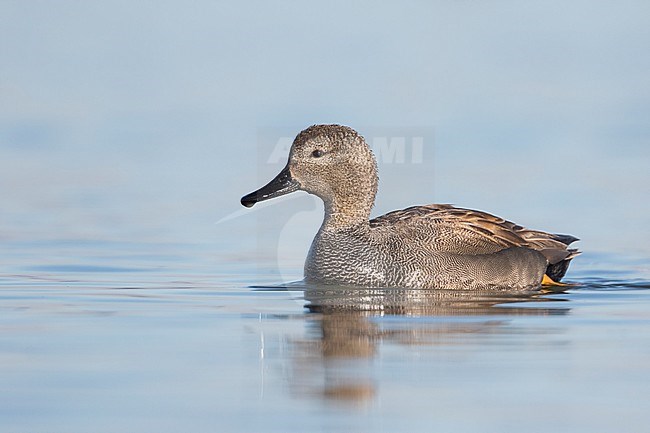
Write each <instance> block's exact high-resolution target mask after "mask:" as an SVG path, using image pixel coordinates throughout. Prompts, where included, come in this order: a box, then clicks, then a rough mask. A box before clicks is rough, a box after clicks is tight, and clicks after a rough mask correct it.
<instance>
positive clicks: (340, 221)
mask: <svg viewBox="0 0 650 433" xmlns="http://www.w3.org/2000/svg"><path fill="white" fill-rule="evenodd" d="M367 183H368V185H361V187H359V185H354V187H349V188H341V189H340V190H339V191H337V193H335V194H333V197H327V198H323V202H324V203H325V219H324V221H323V226H322V228H323V229H325V230H346V229H350V228H357V227H359V228H363V227H369V220H370V211H371V210H372V207H373V205H374V203H375V195H376V193H377V181H376V178H375V179H369V180H367Z"/></svg>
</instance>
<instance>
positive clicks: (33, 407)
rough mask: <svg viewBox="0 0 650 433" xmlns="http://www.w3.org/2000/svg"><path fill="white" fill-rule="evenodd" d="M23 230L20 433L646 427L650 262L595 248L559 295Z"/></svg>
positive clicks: (10, 360) (0, 303)
mask: <svg viewBox="0 0 650 433" xmlns="http://www.w3.org/2000/svg"><path fill="white" fill-rule="evenodd" d="M9 246H10V248H9V250H10V253H9V254H6V255H5V256H4V257H3V260H5V262H6V261H7V260H8V261H10V262H11V261H13V262H14V264H13V266H11V267H9V269H7V268H5V272H3V274H2V277H1V279H0V309H1V310H2V312H1V314H0V364H1V365H2V368H1V369H0V371H1V374H0V389H2V391H3V392H2V394H1V397H0V402H1V404H0V408H1V409H0V419H2V427H3V428H2V430H3V432H26V431H34V432H35V431H48V432H71V431H88V430H89V429H90V430H92V431H99V432H101V431H106V432H108V431H154V430H155V431H178V430H190V431H214V430H215V429H216V430H217V431H242V432H244V431H278V432H283V431H287V430H298V431H396V430H422V431H430V430H431V429H435V430H443V431H494V432H502V431H522V430H529V429H530V427H531V426H534V429H533V430H536V431H551V430H560V431H621V430H624V431H644V430H645V428H646V426H647V425H648V422H649V421H650V415H649V414H650V412H649V411H648V399H647V396H646V394H647V389H649V387H650V279H648V275H647V273H644V271H643V269H645V270H646V272H647V267H645V268H644V266H646V265H644V263H645V262H644V261H638V262H637V261H635V260H634V259H633V258H628V259H627V260H626V261H624V263H626V264H624V263H620V262H617V260H613V259H612V260H609V259H610V258H608V257H607V256H603V255H597V254H589V253H585V254H584V255H583V257H581V258H580V259H578V260H576V263H575V266H574V268H575V269H573V270H572V273H571V276H570V280H571V282H572V283H573V284H575V286H572V287H570V288H568V289H567V290H565V291H560V292H555V293H535V294H521V293H519V294H509V293H497V294H491V293H472V292H467V293H459V292H453V291H452V292H445V291H414V290H411V291H409V290H395V289H393V290H390V291H386V290H384V291H382V290H367V291H365V290H361V291H360V290H356V291H355V290H343V289H341V290H332V289H330V290H327V291H323V290H320V289H319V288H313V287H312V288H309V287H307V288H305V287H304V286H302V285H300V284H295V283H294V284H288V285H287V284H269V283H270V282H274V280H275V279H276V278H277V275H276V274H275V273H274V272H265V271H263V268H264V263H263V262H262V263H259V262H258V263H249V262H248V261H242V260H236V259H233V260H230V261H225V260H224V261H219V262H215V261H211V260H205V256H209V255H210V251H211V248H216V246H217V245H216V244H215V245H212V246H211V247H210V246H207V247H206V246H205V245H200V246H199V245H181V244H176V245H157V244H146V243H140V244H137V243H129V242H123V243H103V242H96V243H86V244H84V243H83V242H77V243H75V242H68V243H63V242H60V243H59V242H50V243H37V244H30V243H27V244H22V243H21V242H13V243H10V244H9ZM5 251H6V250H5ZM30 251H31V253H32V254H30ZM36 251H38V252H39V256H38V257H37V256H34V254H33V253H34V252H36ZM62 251H65V252H66V253H67V255H66V256H65V257H61V258H60V259H59V263H58V264H41V263H43V262H47V261H46V260H43V258H45V257H49V258H50V259H52V258H53V257H55V256H57V254H61V252H62ZM581 262H582V264H580V263H581ZM108 263H110V265H108ZM587 263H591V264H592V266H594V267H595V269H598V270H597V271H596V270H594V268H590V267H589V266H587ZM255 265H258V266H259V269H260V270H258V271H251V269H252V268H253V267H254V266H255ZM266 265H268V267H269V268H272V267H273V263H266ZM296 272H298V270H296ZM275 283H278V282H277V281H275Z"/></svg>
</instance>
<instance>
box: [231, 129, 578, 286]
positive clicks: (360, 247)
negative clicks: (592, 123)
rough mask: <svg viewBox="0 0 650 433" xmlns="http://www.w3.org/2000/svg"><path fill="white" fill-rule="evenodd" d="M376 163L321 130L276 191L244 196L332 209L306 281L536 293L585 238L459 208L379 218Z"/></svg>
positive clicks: (351, 142)
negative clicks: (299, 199) (312, 198)
mask: <svg viewBox="0 0 650 433" xmlns="http://www.w3.org/2000/svg"><path fill="white" fill-rule="evenodd" d="M377 184H378V177H377V167H376V162H375V158H374V156H373V155H372V152H371V150H370V148H369V147H368V145H367V144H366V141H365V140H364V138H363V137H361V136H360V135H359V134H357V132H356V131H354V130H352V129H350V128H348V127H345V126H339V125H316V126H312V127H310V128H307V129H306V130H304V131H302V132H301V133H300V134H298V136H297V137H296V139H295V140H294V142H293V146H292V148H291V153H290V155H289V162H288V163H287V166H286V167H285V168H284V170H282V172H281V173H280V174H279V175H278V176H277V177H276V178H275V179H273V180H272V181H271V182H270V183H269V184H268V185H266V186H264V187H263V188H261V189H260V190H258V191H255V192H253V193H251V194H248V195H247V196H245V197H243V198H242V199H241V203H242V204H243V205H244V206H247V207H250V206H253V205H254V204H255V203H257V202H258V201H262V200H267V199H269V198H273V197H277V196H280V195H283V194H288V193H290V192H293V191H296V190H299V189H300V190H303V191H307V192H309V193H311V194H315V195H317V196H318V197H320V198H321V199H323V201H324V202H325V220H324V221H323V224H322V226H321V228H320V230H319V231H318V234H317V235H316V237H315V239H314V241H313V243H312V246H311V250H310V252H309V255H308V257H307V261H306V263H305V279H306V280H307V281H309V282H318V283H325V284H341V285H354V286H363V287H409V288H445V289H460V288H462V289H500V288H512V289H534V288H538V287H539V286H540V284H542V283H543V282H545V283H549V282H550V283H552V282H557V281H559V280H560V279H561V278H562V277H563V276H564V274H565V273H566V271H567V268H568V266H569V262H570V261H571V259H572V258H573V257H575V256H576V255H577V254H578V251H577V250H575V249H569V248H568V245H569V244H571V243H572V242H574V241H576V240H577V239H576V238H575V237H573V236H569V235H557V234H552V233H546V232H541V231H536V230H529V229H526V228H524V227H521V226H518V225H516V224H514V223H511V222H509V221H506V220H503V219H501V218H498V217H495V216H493V215H490V214H487V213H484V212H480V211H474V210H468V209H460V208H455V207H453V206H450V205H428V206H415V207H411V208H408V209H404V210H399V211H395V212H390V213H388V214H386V215H383V216H380V217H378V218H375V219H373V220H369V216H370V210H371V208H372V206H373V204H374V201H375V195H376V193H377Z"/></svg>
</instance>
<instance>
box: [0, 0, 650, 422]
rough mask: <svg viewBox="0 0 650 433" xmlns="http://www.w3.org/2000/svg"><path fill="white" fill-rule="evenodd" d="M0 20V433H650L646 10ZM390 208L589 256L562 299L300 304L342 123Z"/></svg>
mask: <svg viewBox="0 0 650 433" xmlns="http://www.w3.org/2000/svg"><path fill="white" fill-rule="evenodd" d="M50 3H51V2H39V1H12V0H5V1H0V59H1V60H0V431H1V432H2V433H5V432H6V433H14V432H15V433H26V432H28V433H31V432H48V433H50V432H52V433H57V432H61V433H71V432H104V431H105V432H116V431H119V432H152V431H155V432H178V431H190V432H208V431H209V432H213V431H218V432H251V431H269V432H286V431H296V432H302V431H308V432H312V431H323V432H366V431H367V432H394V431H442V432H495V433H497V432H498V433H504V432H522V431H526V432H527V431H539V432H589V433H592V432H646V431H648V425H650V399H648V390H649V389H650V230H648V225H649V222H650V221H649V218H648V215H650V201H649V200H648V197H650V188H649V185H650V170H648V167H649V166H650V145H649V144H650V129H648V121H647V120H648V118H649V115H648V113H650V85H649V81H648V76H650V56H648V55H647V53H648V52H650V26H648V25H647V23H648V17H649V16H650V8H649V6H648V2H646V1H640V0H638V1H637V0H626V1H622V2H617V3H616V4H615V5H613V4H612V3H611V2H605V1H591V0H590V1H586V0H585V1H575V2H570V3H567V2H552V1H551V2H549V1H543V2H542V1H528V2H508V1H505V2H468V1H457V2H428V3H427V2H407V3H403V2H392V3H391V2H383V3H381V4H380V3H377V2H363V1H362V2H354V3H352V4H351V3H350V2H339V1H333V2H327V3H322V4H319V3H305V4H297V3H296V2H281V1H280V2H265V3H257V4H249V3H236V2H231V3H224V2H213V1H205V0H198V1H196V2H191V3H187V2H174V1H159V2H156V3H155V4H153V3H149V2H126V1H124V2H122V1H115V2H110V3H102V4H100V3H99V2H71V1H60V2H56V5H54V4H50ZM330 122H337V123H344V124H347V125H350V126H352V127H354V128H356V129H358V130H359V131H360V132H361V133H362V134H363V135H364V136H365V137H366V139H367V140H368V141H369V142H370V143H371V145H373V147H374V149H375V152H376V154H377V155H378V157H379V161H378V163H379V171H380V185H379V195H378V197H377V203H376V206H375V208H374V211H373V215H380V214H383V213H385V212H388V211H391V210H394V209H400V208H404V207H407V206H411V205H415V204H426V203H436V202H437V203H454V204H456V205H458V206H463V207H470V208H475V209H480V210H484V211H488V212H491V213H494V214H497V215H500V216H503V217H506V218H508V219H510V220H512V221H515V222H517V223H519V224H522V225H525V226H528V227H531V228H535V229H541V230H548V231H553V232H558V233H569V234H572V235H575V236H577V237H579V238H581V242H580V243H579V244H578V245H577V246H578V247H579V248H580V249H581V250H582V251H584V253H583V254H582V255H581V256H579V257H577V258H576V259H575V260H574V262H573V263H572V265H571V268H570V270H569V273H568V274H567V281H568V282H569V283H571V285H570V286H568V287H566V288H564V289H565V290H563V291H556V292H545V293H533V294H521V293H497V294H493V293H492V294H490V293H471V292H470V293H457V292H445V291H436V292H427V291H408V290H402V291H400V290H390V291H386V290H372V291H351V290H330V291H322V290H321V289H319V288H314V287H305V286H303V285H301V284H299V283H293V282H295V281H299V280H300V279H301V278H302V266H303V261H304V258H305V255H306V253H307V249H308V247H309V243H310V242H311V239H312V238H313V236H314V233H315V232H316V230H317V228H318V226H319V224H320V222H321V219H322V204H320V203H319V202H318V200H314V199H313V198H312V197H309V196H307V195H306V194H305V193H295V194H292V195H291V196H289V197H286V198H280V199H277V200H273V201H272V202H265V203H261V204H260V205H257V206H255V208H253V209H244V208H242V207H241V206H240V204H239V198H240V197H241V196H242V195H244V194H246V193H248V192H250V191H253V190H255V189H257V188H259V187H260V186H261V185H263V184H264V183H265V182H266V181H268V180H269V179H271V178H272V177H273V176H274V175H275V174H277V173H278V171H279V170H280V169H281V168H282V166H283V165H284V164H285V162H286V154H287V151H288V147H287V146H288V144H290V143H291V139H292V138H293V136H295V134H296V133H298V132H299V131H300V130H301V129H303V128H305V127H307V126H309V125H310V124H314V123H330Z"/></svg>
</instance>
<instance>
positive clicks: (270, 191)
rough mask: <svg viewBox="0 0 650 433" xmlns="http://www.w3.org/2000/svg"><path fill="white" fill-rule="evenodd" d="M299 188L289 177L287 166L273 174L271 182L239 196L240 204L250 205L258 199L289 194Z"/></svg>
mask: <svg viewBox="0 0 650 433" xmlns="http://www.w3.org/2000/svg"><path fill="white" fill-rule="evenodd" d="M299 188H300V185H299V184H298V182H297V181H296V180H295V179H294V178H293V177H291V172H290V171H289V166H287V167H285V168H284V169H283V170H282V171H281V172H280V174H278V175H277V176H275V178H274V179H273V180H272V181H271V182H269V183H268V184H266V185H265V186H263V187H262V188H260V189H258V190H257V191H254V192H251V193H250V194H247V195H245V196H243V197H242V198H241V204H242V205H244V206H246V207H251V206H253V205H254V204H255V203H257V202H258V201H264V200H268V199H270V198H274V197H279V196H281V195H285V194H289V193H290V192H294V191H297V190H298V189H299Z"/></svg>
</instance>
